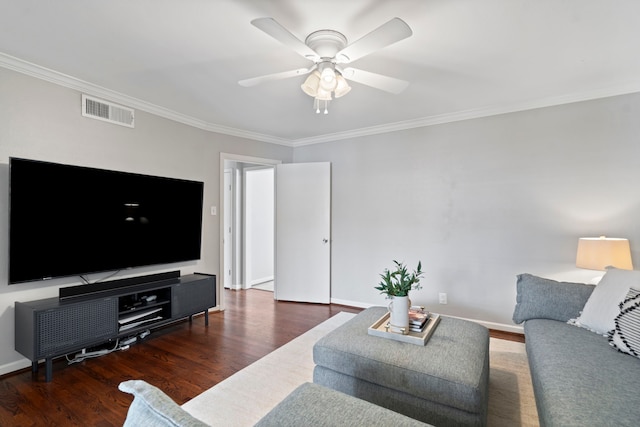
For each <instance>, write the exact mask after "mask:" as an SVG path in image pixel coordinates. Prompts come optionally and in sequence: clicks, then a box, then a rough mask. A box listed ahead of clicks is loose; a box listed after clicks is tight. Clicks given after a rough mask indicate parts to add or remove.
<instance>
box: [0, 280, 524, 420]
mask: <svg viewBox="0 0 640 427" xmlns="http://www.w3.org/2000/svg"><path fill="white" fill-rule="evenodd" d="M340 311H347V312H352V313H357V312H359V311H361V309H359V308H354V307H345V306H340V305H335V304H332V305H319V304H300V303H291V302H276V301H274V300H273V293H271V292H268V291H260V290H247V291H225V311H223V312H212V313H210V314H209V326H205V324H204V317H203V316H196V317H194V319H193V322H192V323H190V322H188V321H181V322H178V323H175V324H172V325H170V326H167V327H164V328H162V329H157V330H154V331H153V332H152V334H151V335H150V336H148V337H147V338H146V339H145V340H144V342H142V343H139V344H135V345H132V346H131V348H130V349H129V350H126V351H118V352H114V353H110V354H108V355H106V356H102V357H99V358H94V359H88V360H85V361H84V362H80V363H76V364H73V365H67V362H66V360H65V359H64V358H62V359H57V360H56V361H54V364H53V381H51V382H49V383H47V382H45V381H44V367H43V366H41V367H40V370H39V373H38V375H33V374H32V373H31V370H30V369H26V370H23V371H20V372H17V373H12V374H8V375H5V376H3V377H1V378H0V426H76V425H77V426H121V425H122V423H123V421H124V419H125V416H126V412H127V409H128V407H129V404H130V403H131V400H132V396H131V395H129V394H126V393H123V392H121V391H119V390H118V384H119V383H120V382H122V381H125V380H128V379H143V380H145V381H147V382H149V383H151V384H153V385H155V386H157V387H159V388H160V389H162V390H163V391H164V392H165V393H167V395H169V396H170V397H171V398H172V399H173V400H175V401H176V402H177V403H178V404H183V403H185V402H187V401H188V400H190V399H191V398H193V397H195V396H196V395H198V394H200V393H202V392H203V391H205V390H207V389H209V388H210V387H212V386H214V385H215V384H217V383H219V382H220V381H222V380H224V379H225V378H227V377H229V376H231V375H232V374H234V373H235V372H237V371H239V370H240V369H242V368H244V367H246V366H247V365H249V364H251V363H253V362H255V361H256V360H258V359H260V358H261V357H263V356H265V355H266V354H268V353H270V352H271V351H273V350H275V349H276V348H278V347H280V346H282V345H284V344H286V343H287V342H289V341H291V340H292V339H294V338H295V337H297V336H299V335H301V334H303V333H304V332H306V331H308V330H309V329H311V328H313V327H314V326H316V325H318V324H319V323H321V322H323V321H324V320H326V319H328V318H329V317H331V316H333V315H335V314H337V313H339V312H340ZM492 336H496V332H495V331H492ZM497 337H498V338H502V339H514V340H520V339H521V338H520V337H519V336H517V334H508V333H507V334H506V335H505V334H503V333H497Z"/></svg>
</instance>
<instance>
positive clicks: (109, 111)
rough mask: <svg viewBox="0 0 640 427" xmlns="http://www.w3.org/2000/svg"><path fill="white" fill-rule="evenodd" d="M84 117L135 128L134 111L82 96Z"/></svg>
mask: <svg viewBox="0 0 640 427" xmlns="http://www.w3.org/2000/svg"><path fill="white" fill-rule="evenodd" d="M82 115H83V116H85V117H90V118H92V119H98V120H102V121H105V122H109V123H114V124H117V125H122V126H127V127H130V128H132V127H134V110H133V109H132V108H128V107H123V106H122V105H118V104H114V103H112V102H109V101H105V100H102V99H98V98H93V97H90V96H87V95H84V94H83V95H82Z"/></svg>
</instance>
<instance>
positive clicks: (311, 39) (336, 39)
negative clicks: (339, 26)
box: [304, 30, 347, 62]
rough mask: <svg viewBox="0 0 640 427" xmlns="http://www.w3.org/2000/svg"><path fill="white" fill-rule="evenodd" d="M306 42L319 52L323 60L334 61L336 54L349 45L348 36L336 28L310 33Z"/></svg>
mask: <svg viewBox="0 0 640 427" xmlns="http://www.w3.org/2000/svg"><path fill="white" fill-rule="evenodd" d="M304 43H305V44H306V45H307V46H309V47H310V48H311V49H312V50H313V51H315V52H316V53H317V54H318V56H319V57H320V60H321V61H322V60H325V61H327V60H329V61H331V60H332V62H333V61H335V58H334V57H335V56H336V54H337V53H338V52H340V51H341V50H342V49H344V48H345V47H346V46H347V38H346V37H345V36H344V35H343V34H342V33H339V32H337V31H334V30H318V31H314V32H313V33H311V34H309V35H308V36H307V38H306V39H305V41H304ZM310 59H312V58H310Z"/></svg>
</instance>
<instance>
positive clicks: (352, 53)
mask: <svg viewBox="0 0 640 427" xmlns="http://www.w3.org/2000/svg"><path fill="white" fill-rule="evenodd" d="M412 34H413V31H411V27H409V25H407V23H406V22H404V21H403V20H402V19H400V18H393V19H392V20H390V21H388V22H387V23H386V24H382V25H381V26H379V27H378V28H376V29H375V30H373V31H371V32H370V33H369V34H367V35H365V36H364V37H362V38H361V39H358V40H356V41H355V42H353V43H351V44H350V45H349V46H347V47H345V48H344V49H342V50H341V51H340V52H338V53H337V54H336V61H337V62H338V63H341V64H344V63H347V62H352V61H355V60H356V59H360V58H362V57H363V56H366V55H369V54H370V53H373V52H375V51H376V50H379V49H382V48H383V47H387V46H389V45H391V44H393V43H396V42H399V41H400V40H404V39H406V38H407V37H410V36H411V35H412Z"/></svg>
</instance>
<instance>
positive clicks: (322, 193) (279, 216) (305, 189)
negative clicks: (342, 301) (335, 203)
mask: <svg viewBox="0 0 640 427" xmlns="http://www.w3.org/2000/svg"><path fill="white" fill-rule="evenodd" d="M330 233H331V163H288V164H281V165H277V166H276V270H275V295H274V297H275V299H277V300H284V301H300V302H313V303H322V304H328V303H329V302H330V298H331V287H330V280H331V276H330V271H331V269H330V266H331V244H330Z"/></svg>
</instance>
